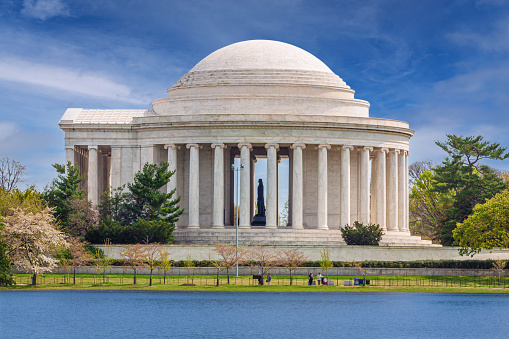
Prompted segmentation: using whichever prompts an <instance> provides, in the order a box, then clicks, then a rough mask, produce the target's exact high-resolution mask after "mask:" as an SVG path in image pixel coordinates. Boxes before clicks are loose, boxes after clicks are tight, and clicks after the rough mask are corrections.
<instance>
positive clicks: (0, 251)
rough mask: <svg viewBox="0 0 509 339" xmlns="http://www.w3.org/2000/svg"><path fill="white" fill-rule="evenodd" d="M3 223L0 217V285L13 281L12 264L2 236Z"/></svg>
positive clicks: (9, 283) (10, 283) (6, 284)
mask: <svg viewBox="0 0 509 339" xmlns="http://www.w3.org/2000/svg"><path fill="white" fill-rule="evenodd" d="M3 228H4V225H3V224H2V221H1V219H0V286H8V285H12V284H13V283H14V280H13V279H12V264H11V260H10V259H9V257H8V256H7V243H6V241H5V236H3V235H2V234H3V233H2V231H3Z"/></svg>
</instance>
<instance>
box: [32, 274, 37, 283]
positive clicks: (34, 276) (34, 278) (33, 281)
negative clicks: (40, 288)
mask: <svg viewBox="0 0 509 339" xmlns="http://www.w3.org/2000/svg"><path fill="white" fill-rule="evenodd" d="M32 285H33V286H35V285H37V273H34V275H33V276H32Z"/></svg>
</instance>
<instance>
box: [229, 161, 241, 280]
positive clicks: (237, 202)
mask: <svg viewBox="0 0 509 339" xmlns="http://www.w3.org/2000/svg"><path fill="white" fill-rule="evenodd" d="M231 168H232V171H233V173H234V174H235V172H237V190H236V191H237V201H236V206H237V215H236V216H235V220H234V221H233V222H234V224H235V276H236V277H237V278H238V277H239V262H238V259H237V255H238V249H239V220H240V217H239V201H240V195H239V190H240V180H239V177H240V170H241V169H243V168H244V166H243V165H242V164H240V167H237V168H235V164H232V166H231Z"/></svg>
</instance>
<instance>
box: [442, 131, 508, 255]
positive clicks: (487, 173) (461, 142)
mask: <svg viewBox="0 0 509 339" xmlns="http://www.w3.org/2000/svg"><path fill="white" fill-rule="evenodd" d="M436 144H437V145H438V146H439V147H440V148H442V149H443V150H444V151H445V152H447V154H448V155H449V156H448V157H447V158H446V159H445V161H444V162H443V163H442V165H441V166H439V167H437V168H436V169H435V173H436V176H435V179H436V181H437V185H436V186H435V188H434V190H436V191H437V192H439V193H447V192H449V191H450V190H453V191H454V193H455V199H454V202H453V204H452V206H451V207H450V208H448V209H446V210H445V218H444V222H443V224H442V225H441V228H442V233H441V243H442V244H443V245H452V244H453V242H454V238H453V230H454V229H455V228H456V224H457V223H461V222H463V220H465V218H467V217H468V216H469V215H470V214H472V210H473V208H474V206H476V205H477V204H478V203H483V202H484V201H485V200H486V199H490V198H491V197H493V196H494V195H495V194H497V193H500V192H501V191H502V190H504V189H505V188H506V185H505V184H504V183H503V181H502V180H501V179H500V178H499V177H498V176H497V175H496V173H495V172H494V171H493V170H492V169H491V168H490V167H488V166H486V165H482V164H481V161H482V160H485V159H490V160H504V159H507V158H508V157H509V153H505V150H506V149H505V148H502V147H500V144H498V143H490V142H487V141H483V137H482V136H477V137H461V136H460V137H458V136H455V135H449V134H448V135H447V141H446V142H444V143H442V142H439V141H437V142H436Z"/></svg>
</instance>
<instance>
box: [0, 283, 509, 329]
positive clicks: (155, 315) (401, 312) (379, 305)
mask: <svg viewBox="0 0 509 339" xmlns="http://www.w3.org/2000/svg"><path fill="white" fill-rule="evenodd" d="M508 317H509V295H486V294H484V295H481V294H421V293H277V292H274V293H271V292H120V291H97V292H95V291H1V292H0V338H174V337H180V338H249V337H257V338H260V337H262V338H313V337H316V338H348V337H349V338H360V337H365V338H375V337H376V338H481V337H489V338H507V337H508V336H509V321H508Z"/></svg>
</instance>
